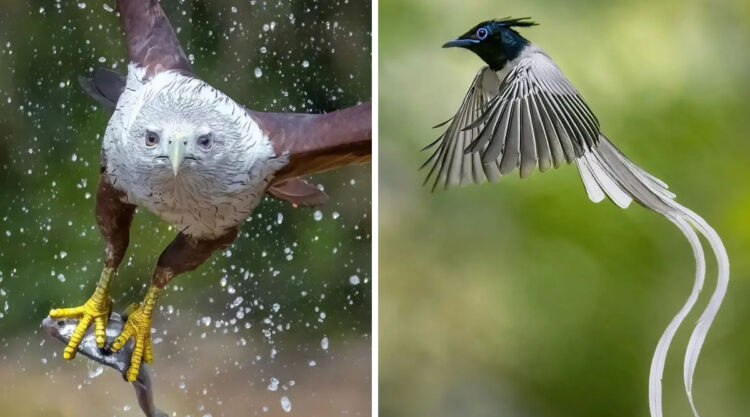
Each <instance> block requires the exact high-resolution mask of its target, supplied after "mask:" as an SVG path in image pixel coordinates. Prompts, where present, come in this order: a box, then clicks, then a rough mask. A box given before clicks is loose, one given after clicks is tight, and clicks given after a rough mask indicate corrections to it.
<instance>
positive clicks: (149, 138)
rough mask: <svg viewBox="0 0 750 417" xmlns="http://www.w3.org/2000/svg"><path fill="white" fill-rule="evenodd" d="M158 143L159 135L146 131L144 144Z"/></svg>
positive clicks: (152, 144) (154, 144) (153, 144)
mask: <svg viewBox="0 0 750 417" xmlns="http://www.w3.org/2000/svg"><path fill="white" fill-rule="evenodd" d="M157 143H159V135H157V134H156V133H154V132H146V146H149V147H151V146H156V144H157Z"/></svg>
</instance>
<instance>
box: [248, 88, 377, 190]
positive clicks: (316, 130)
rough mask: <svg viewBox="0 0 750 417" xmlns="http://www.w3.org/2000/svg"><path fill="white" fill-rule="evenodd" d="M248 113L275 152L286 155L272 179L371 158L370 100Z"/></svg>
mask: <svg viewBox="0 0 750 417" xmlns="http://www.w3.org/2000/svg"><path fill="white" fill-rule="evenodd" d="M248 113H249V114H250V116H251V117H252V118H253V119H254V120H255V121H257V122H258V124H259V125H260V127H261V129H263V131H264V133H265V134H266V135H268V138H269V139H270V140H271V145H272V146H273V149H274V152H275V153H276V155H279V156H281V155H286V156H288V158H289V162H288V163H287V164H286V165H285V166H284V167H283V168H282V169H281V170H279V171H278V172H277V173H276V175H275V177H274V183H279V182H281V181H283V180H285V179H288V178H293V177H299V176H304V175H308V174H312V173H315V172H321V171H327V170H329V169H334V168H337V167H340V166H343V165H349V164H355V163H364V162H368V161H369V160H370V159H371V158H372V105H371V104H370V103H365V104H360V105H358V106H354V107H349V108H346V109H343V110H339V111H335V112H331V113H326V114H302V113H266V112H257V111H253V110H248Z"/></svg>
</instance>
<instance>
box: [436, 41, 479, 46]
mask: <svg viewBox="0 0 750 417" xmlns="http://www.w3.org/2000/svg"><path fill="white" fill-rule="evenodd" d="M475 43H479V41H478V40H476V39H454V40H452V41H450V42H446V43H445V44H443V48H455V47H460V48H466V47H467V46H470V45H473V44H475Z"/></svg>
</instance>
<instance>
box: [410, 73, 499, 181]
mask: <svg viewBox="0 0 750 417" xmlns="http://www.w3.org/2000/svg"><path fill="white" fill-rule="evenodd" d="M499 88H500V79H499V78H498V76H497V74H496V73H495V71H492V70H491V69H490V68H489V67H484V68H482V69H481V70H479V72H478V73H477V75H476V76H475V77H474V81H473V82H472V83H471V87H470V88H469V92H468V93H466V97H464V100H463V102H462V103H461V107H459V109H458V111H457V112H456V114H455V115H454V116H453V117H452V118H451V119H449V120H448V121H447V122H445V123H443V124H440V125H438V126H436V127H441V126H443V125H445V124H448V128H447V129H446V130H445V132H443V134H442V135H440V137H439V138H437V140H435V141H434V142H432V143H431V144H429V145H427V146H426V147H425V148H424V149H423V150H427V149H431V148H434V151H433V153H432V155H431V156H430V158H429V159H427V161H426V162H425V163H424V165H422V168H424V167H426V166H428V165H431V168H430V172H429V174H428V175H427V178H426V179H425V183H427V182H429V181H430V179H431V178H432V177H433V175H434V176H435V179H434V183H433V186H432V188H433V190H434V189H435V187H437V185H438V184H440V183H444V184H445V186H446V187H448V186H449V185H463V184H466V183H469V182H474V183H481V182H482V181H483V180H484V178H490V179H492V180H495V181H496V180H497V178H496V177H499V175H497V174H496V173H495V172H494V171H493V170H492V169H491V167H488V166H483V164H482V162H481V159H480V157H479V155H476V154H465V153H464V150H465V149H466V148H467V147H468V146H469V145H470V144H471V142H472V141H473V140H474V139H475V138H476V136H477V134H478V132H479V130H478V129H477V128H474V129H470V130H465V127H466V126H467V125H469V124H470V123H472V122H473V121H474V120H476V119H477V118H479V117H480V116H481V115H482V114H483V113H484V112H485V111H486V110H487V106H488V104H489V103H490V101H491V100H492V99H493V98H494V97H495V96H496V95H497V94H498V92H499ZM488 169H489V170H488Z"/></svg>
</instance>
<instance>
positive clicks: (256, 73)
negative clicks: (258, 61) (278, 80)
mask: <svg viewBox="0 0 750 417" xmlns="http://www.w3.org/2000/svg"><path fill="white" fill-rule="evenodd" d="M262 76H263V70H261V69H260V68H258V67H255V78H260V77H262Z"/></svg>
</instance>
